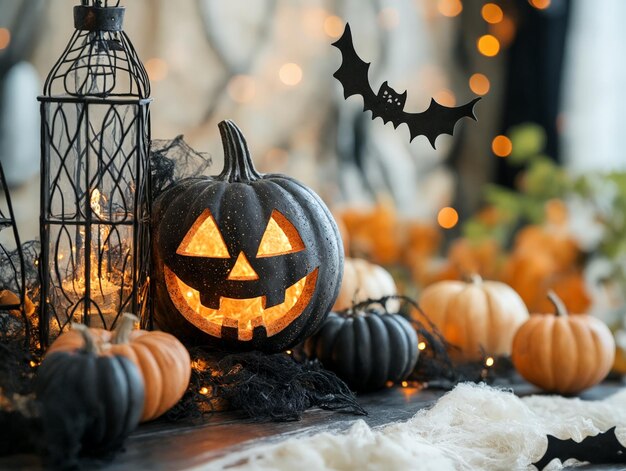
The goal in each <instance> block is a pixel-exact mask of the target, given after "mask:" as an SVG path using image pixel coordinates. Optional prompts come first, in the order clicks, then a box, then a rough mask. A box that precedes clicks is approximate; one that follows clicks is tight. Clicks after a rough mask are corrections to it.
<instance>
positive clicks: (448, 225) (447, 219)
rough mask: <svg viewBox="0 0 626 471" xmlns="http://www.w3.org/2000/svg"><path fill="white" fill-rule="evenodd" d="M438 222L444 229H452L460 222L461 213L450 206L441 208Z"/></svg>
mask: <svg viewBox="0 0 626 471" xmlns="http://www.w3.org/2000/svg"><path fill="white" fill-rule="evenodd" d="M437 222H438V223H439V225H440V226H441V227H443V228H444V229H452V228H453V227H454V226H456V223H457V222H459V213H457V212H456V209H454V208H451V207H449V206H447V207H445V208H441V209H440V210H439V214H437Z"/></svg>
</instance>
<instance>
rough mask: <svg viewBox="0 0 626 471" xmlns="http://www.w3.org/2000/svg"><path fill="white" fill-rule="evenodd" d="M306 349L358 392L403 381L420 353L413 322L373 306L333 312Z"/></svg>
mask: <svg viewBox="0 0 626 471" xmlns="http://www.w3.org/2000/svg"><path fill="white" fill-rule="evenodd" d="M304 351H305V353H306V355H307V356H308V357H309V358H312V359H313V358H317V359H319V360H320V361H321V362H322V364H323V365H324V367H325V368H327V369H329V370H331V371H333V372H335V373H336V374H337V376H339V377H340V378H341V379H343V380H344V381H345V382H346V383H347V384H348V386H350V387H351V388H352V389H354V390H356V391H372V390H375V389H380V388H382V387H384V386H385V384H386V383H387V382H388V381H392V382H394V383H397V382H399V381H402V380H403V379H405V378H406V377H407V376H408V375H409V374H410V373H411V372H412V371H413V369H414V368H415V365H416V363H417V358H418V355H419V350H418V347H417V334H416V333H415V330H414V329H413V327H412V326H411V324H410V322H409V321H407V320H406V319H405V318H404V317H402V316H401V315H399V314H387V313H383V312H380V311H379V310H376V309H372V308H368V309H364V310H361V309H358V310H356V311H352V310H348V311H342V312H340V313H335V312H331V313H330V315H329V316H328V318H327V319H326V321H325V322H324V324H323V325H322V328H321V329H320V330H319V332H317V333H316V334H315V335H313V336H312V337H309V338H308V339H307V340H306V342H305V343H304Z"/></svg>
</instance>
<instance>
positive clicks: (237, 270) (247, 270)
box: [187, 252, 259, 296]
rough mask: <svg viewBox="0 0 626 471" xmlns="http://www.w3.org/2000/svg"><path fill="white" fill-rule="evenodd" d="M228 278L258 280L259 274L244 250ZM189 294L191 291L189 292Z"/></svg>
mask: <svg viewBox="0 0 626 471" xmlns="http://www.w3.org/2000/svg"><path fill="white" fill-rule="evenodd" d="M227 279H228V280H239V281H246V280H248V281H249V280H258V279H259V275H257V273H256V272H255V271H254V268H252V266H251V265H250V262H249V261H248V259H247V258H246V254H244V253H243V252H240V253H239V256H238V257H237V261H236V262H235V266H234V267H233V269H232V270H231V271H230V273H229V274H228V278H227ZM187 296H189V293H188V294H187Z"/></svg>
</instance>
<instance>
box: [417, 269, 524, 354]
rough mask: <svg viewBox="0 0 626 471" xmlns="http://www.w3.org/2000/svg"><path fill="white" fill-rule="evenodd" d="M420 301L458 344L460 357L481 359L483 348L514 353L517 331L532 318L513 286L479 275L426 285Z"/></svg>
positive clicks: (500, 352) (430, 316)
mask: <svg viewBox="0 0 626 471" xmlns="http://www.w3.org/2000/svg"><path fill="white" fill-rule="evenodd" d="M420 305H421V307H422V310H423V311H424V313H425V314H426V315H427V316H428V317H429V318H430V319H431V321H432V322H433V323H434V324H435V325H436V326H437V328H438V329H439V330H440V331H441V333H442V334H443V336H444V337H445V339H446V340H447V341H448V342H450V343H451V344H452V345H454V346H456V347H458V350H457V349H452V350H451V351H450V352H449V353H450V356H451V357H452V358H453V359H455V360H458V361H476V360H480V359H481V356H482V354H483V352H484V354H487V355H493V356H500V355H508V354H510V353H511V343H512V341H513V336H514V335H515V332H516V331H517V329H518V327H519V326H520V325H522V324H523V323H524V322H525V321H526V320H527V319H528V310H527V309H526V306H525V305H524V301H522V298H520V296H519V295H518V294H517V293H516V292H515V291H514V290H513V289H512V288H511V287H509V286H507V285H505V284H504V283H500V282H498V281H483V280H482V278H481V277H480V276H478V275H473V276H472V278H471V281H470V282H469V283H467V282H464V281H439V282H437V283H434V284H432V285H430V286H428V287H426V289H424V291H423V293H422V296H421V298H420ZM416 315H417V314H416Z"/></svg>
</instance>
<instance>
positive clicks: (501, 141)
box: [491, 135, 513, 157]
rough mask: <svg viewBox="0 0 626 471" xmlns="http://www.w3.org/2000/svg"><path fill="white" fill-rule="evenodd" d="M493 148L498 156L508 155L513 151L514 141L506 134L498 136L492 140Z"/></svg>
mask: <svg viewBox="0 0 626 471" xmlns="http://www.w3.org/2000/svg"><path fill="white" fill-rule="evenodd" d="M491 150H492V151H493V153H494V154H495V155H497V156H498V157H508V156H509V155H511V152H513V143H512V142H511V139H509V138H508V137H506V136H502V135H499V136H496V137H494V138H493V141H491Z"/></svg>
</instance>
